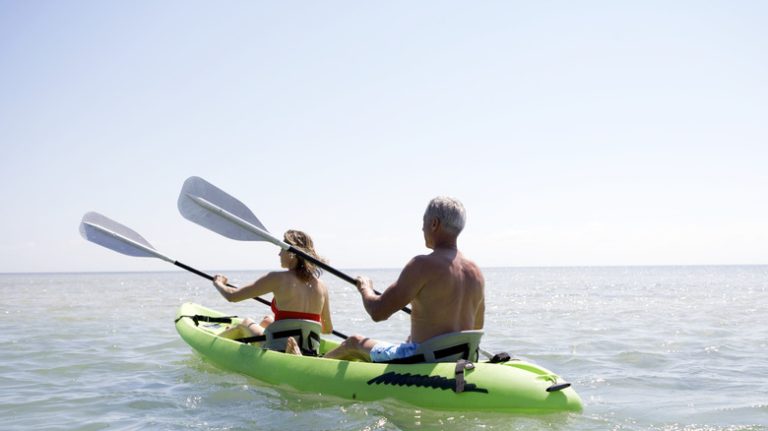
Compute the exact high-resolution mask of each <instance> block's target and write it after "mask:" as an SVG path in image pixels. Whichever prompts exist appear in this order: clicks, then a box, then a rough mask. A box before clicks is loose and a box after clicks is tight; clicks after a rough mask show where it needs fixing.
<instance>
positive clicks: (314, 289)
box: [213, 230, 333, 353]
mask: <svg viewBox="0 0 768 431" xmlns="http://www.w3.org/2000/svg"><path fill="white" fill-rule="evenodd" d="M283 241H285V242H286V243H288V244H290V245H292V246H294V247H296V248H298V249H300V250H302V251H304V252H305V253H307V254H309V255H311V256H313V257H315V258H318V259H320V258H319V257H318V255H317V252H316V251H315V246H314V244H313V243H312V238H310V237H309V235H307V234H306V233H304V232H301V231H298V230H289V231H287V232H285V235H284V236H283ZM280 266H281V267H282V268H285V269H287V271H274V272H270V273H268V274H266V275H264V276H263V277H261V278H259V279H258V280H256V281H255V282H253V283H252V284H250V285H248V286H244V287H241V288H239V289H237V288H232V287H229V286H227V277H224V276H223V275H216V276H215V277H214V278H213V285H214V286H215V287H216V289H217V290H218V291H219V293H221V295H222V296H223V297H224V298H225V299H226V300H227V301H229V302H240V301H242V300H245V299H251V298H255V297H257V296H261V295H263V294H265V293H269V292H272V294H273V298H272V312H273V313H274V315H267V316H264V319H262V321H261V322H260V323H257V322H256V321H254V320H251V319H245V320H244V321H243V322H242V323H241V324H240V325H238V326H236V327H234V328H231V329H229V330H227V331H225V332H223V333H222V334H221V335H222V336H224V337H228V338H241V337H249V336H252V335H262V334H264V329H265V328H266V327H267V326H269V324H270V323H272V322H274V321H275V320H282V319H306V320H314V321H316V322H319V323H320V324H321V325H322V332H323V333H324V334H328V333H330V332H331V331H332V330H333V324H332V323H331V310H330V306H329V302H328V289H327V288H326V287H325V284H324V283H323V282H322V281H320V279H319V278H318V277H319V275H320V270H319V269H318V268H317V266H316V265H315V264H313V263H312V262H309V261H307V260H305V259H304V258H302V257H301V256H297V255H296V254H294V253H290V252H288V251H286V250H283V249H280ZM286 351H290V352H291V353H296V352H297V351H298V346H297V345H296V343H295V342H291V341H290V340H289V345H288V348H287V349H286Z"/></svg>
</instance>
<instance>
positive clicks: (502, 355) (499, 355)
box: [488, 352, 512, 364]
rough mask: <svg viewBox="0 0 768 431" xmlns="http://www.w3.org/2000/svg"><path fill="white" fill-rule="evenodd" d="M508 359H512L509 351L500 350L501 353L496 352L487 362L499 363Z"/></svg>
mask: <svg viewBox="0 0 768 431" xmlns="http://www.w3.org/2000/svg"><path fill="white" fill-rule="evenodd" d="M510 359H512V358H511V357H510V356H509V353H507V352H501V353H497V354H495V355H493V357H492V358H491V360H490V361H488V362H490V363H492V364H501V363H503V362H507V361H509V360H510Z"/></svg>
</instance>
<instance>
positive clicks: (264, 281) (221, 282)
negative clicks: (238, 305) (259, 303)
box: [213, 272, 280, 302]
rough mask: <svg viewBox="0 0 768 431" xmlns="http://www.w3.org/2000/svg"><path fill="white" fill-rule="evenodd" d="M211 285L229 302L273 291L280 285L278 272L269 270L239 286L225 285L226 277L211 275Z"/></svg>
mask: <svg viewBox="0 0 768 431" xmlns="http://www.w3.org/2000/svg"><path fill="white" fill-rule="evenodd" d="M213 285H214V287H216V290H218V291H219V293H220V294H221V296H223V297H224V299H226V300H227V301H229V302H240V301H244V300H246V299H251V298H255V297H257V296H261V295H263V294H265V293H269V292H274V291H275V289H276V288H277V287H278V286H280V273H277V272H270V273H268V274H266V275H264V276H263V277H261V278H259V279H258V280H256V281H254V282H253V283H251V284H249V285H247V286H243V287H241V288H239V289H238V288H235V287H229V286H227V277H224V276H223V275H218V274H217V275H216V276H215V277H213Z"/></svg>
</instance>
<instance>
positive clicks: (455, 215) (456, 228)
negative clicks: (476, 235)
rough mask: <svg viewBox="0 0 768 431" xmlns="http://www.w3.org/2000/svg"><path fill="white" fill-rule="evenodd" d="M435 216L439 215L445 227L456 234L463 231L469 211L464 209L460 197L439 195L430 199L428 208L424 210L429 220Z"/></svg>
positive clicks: (438, 217)
mask: <svg viewBox="0 0 768 431" xmlns="http://www.w3.org/2000/svg"><path fill="white" fill-rule="evenodd" d="M433 217H437V219H438V220H440V222H442V223H443V227H445V229H447V230H448V231H449V232H453V233H455V234H456V235H458V234H459V233H461V231H462V229H464V224H465V223H466V222H467V212H466V210H464V205H462V203H461V202H459V200H458V199H455V198H451V197H448V196H438V197H436V198H434V199H432V200H431V201H429V205H427V210H426V211H425V212H424V218H425V220H426V221H427V222H429V220H431V219H432V218H433Z"/></svg>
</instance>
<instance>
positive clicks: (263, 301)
mask: <svg viewBox="0 0 768 431" xmlns="http://www.w3.org/2000/svg"><path fill="white" fill-rule="evenodd" d="M173 264H174V265H176V266H178V267H179V268H183V269H186V270H187V271H189V272H191V273H194V274H197V275H199V276H200V277H203V278H207V279H208V280H211V281H213V276H212V275H210V274H206V273H204V272H203V271H200V270H197V269H195V268H192V267H191V266H189V265H185V264H183V263H181V262H179V261H178V260H175V261H173ZM227 286H229V287H231V288H234V289H237V286H233V285H231V284H229V283H227ZM253 299H254V300H256V301H259V302H261V303H262V304H264V305H269V306H271V305H272V303H271V302H269V301H267V300H266V299H264V298H261V297H258V296H257V297H255V298H253ZM331 333H332V334H333V335H335V336H337V337H339V338H343V339H345V340H346V339H347V338H348V337H347V336H346V335H344V334H342V333H341V332H339V331H337V330H335V329H334V330H333V331H331Z"/></svg>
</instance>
